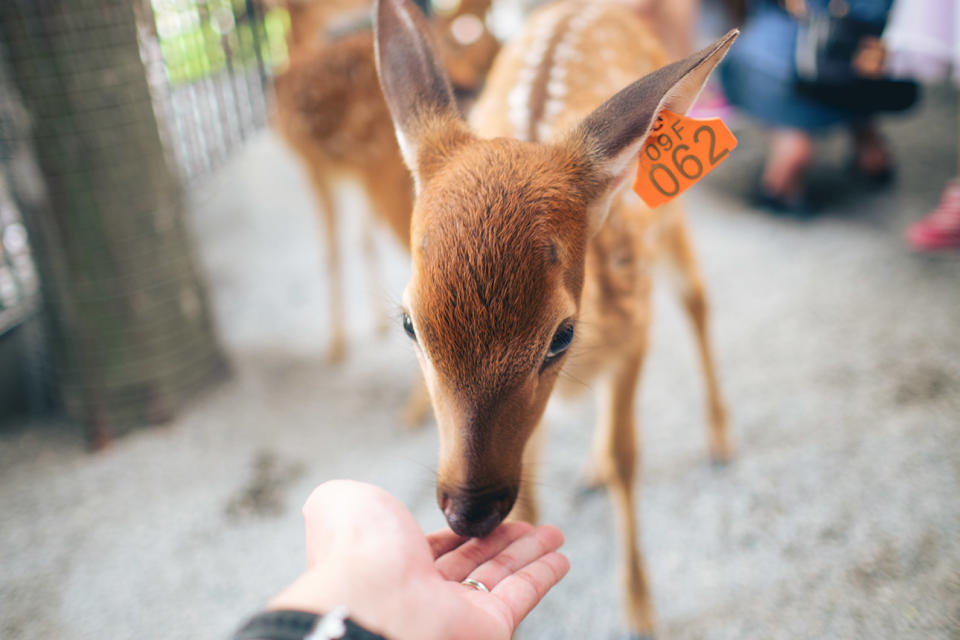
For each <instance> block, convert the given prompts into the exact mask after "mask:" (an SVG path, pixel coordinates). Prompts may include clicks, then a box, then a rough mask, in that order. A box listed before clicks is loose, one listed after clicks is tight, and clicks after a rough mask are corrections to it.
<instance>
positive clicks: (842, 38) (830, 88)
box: [795, 10, 920, 115]
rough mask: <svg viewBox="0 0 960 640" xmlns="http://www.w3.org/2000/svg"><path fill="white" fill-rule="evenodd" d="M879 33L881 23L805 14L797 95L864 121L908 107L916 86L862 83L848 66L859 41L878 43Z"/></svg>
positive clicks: (915, 96)
mask: <svg viewBox="0 0 960 640" xmlns="http://www.w3.org/2000/svg"><path fill="white" fill-rule="evenodd" d="M883 27H884V23H882V22H866V21H863V20H857V19H856V18H850V17H846V16H844V17H837V16H833V15H830V14H829V13H823V12H816V11H813V10H808V14H807V16H806V17H805V18H803V19H802V20H801V21H800V28H799V31H798V33H797V48H796V58H795V64H796V72H797V78H796V87H797V91H798V92H799V93H801V94H803V95H805V96H808V97H810V98H813V99H814V100H816V101H818V102H821V103H823V104H826V105H829V106H831V107H836V108H839V109H845V110H847V111H850V112H853V113H863V114H865V115H866V114H871V113H876V112H880V111H903V110H904V109H908V108H910V107H911V106H913V105H914V104H915V103H916V102H917V100H918V99H919V97H920V87H919V85H917V83H916V82H914V81H912V80H893V79H890V78H872V77H865V76H862V75H860V74H859V73H858V72H857V70H856V68H855V67H854V65H853V60H854V56H855V55H856V54H857V51H858V50H859V48H860V44H861V42H862V40H863V39H864V38H866V37H874V38H879V37H880V35H881V34H882V33H883Z"/></svg>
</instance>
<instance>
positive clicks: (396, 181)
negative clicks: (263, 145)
mask: <svg viewBox="0 0 960 640" xmlns="http://www.w3.org/2000/svg"><path fill="white" fill-rule="evenodd" d="M271 2H272V3H273V4H274V5H275V6H283V7H284V8H285V9H286V10H287V11H288V12H289V14H290V32H289V34H288V49H289V52H290V64H289V66H288V68H287V69H286V70H285V71H283V72H282V73H280V74H279V75H278V76H277V77H276V79H275V83H274V89H275V96H276V110H275V114H274V126H275V127H276V128H277V130H278V131H279V132H280V133H281V135H282V136H283V138H284V140H285V141H286V142H287V143H288V144H289V145H290V147H291V148H292V149H293V150H294V152H295V153H296V154H297V156H298V157H299V158H300V160H301V161H302V164H303V166H304V167H305V169H306V171H307V173H308V176H309V179H310V183H311V186H312V187H313V191H314V193H315V195H316V198H317V204H318V205H319V206H318V209H319V213H320V218H321V220H322V223H323V229H322V232H323V233H322V237H323V241H324V243H325V248H326V260H327V264H326V267H327V273H328V276H329V282H330V288H331V293H330V305H329V310H330V322H331V325H330V326H331V329H330V336H331V338H330V347H329V358H330V360H332V361H334V362H336V361H339V360H341V359H343V357H344V356H345V353H346V344H347V343H346V338H345V329H344V317H343V308H344V304H343V278H342V276H341V269H340V264H341V256H340V246H339V244H338V242H337V226H338V225H337V223H338V212H337V209H336V203H335V197H334V196H335V192H336V187H337V184H338V183H340V182H341V181H343V180H345V179H346V180H353V181H356V182H357V183H359V185H360V187H361V188H362V189H363V191H364V192H365V193H366V195H367V197H368V198H369V200H370V204H371V205H372V210H373V213H374V215H375V216H376V217H377V218H378V219H379V220H380V221H381V222H383V223H385V226H386V227H387V228H388V229H389V230H390V231H391V232H392V234H393V236H394V237H395V238H396V239H397V240H398V241H399V242H400V244H401V246H403V247H408V246H409V244H410V243H409V234H410V214H411V212H412V210H413V187H412V184H411V180H410V173H409V171H408V170H407V168H406V166H405V165H404V163H403V159H402V157H401V155H400V150H399V149H398V148H397V141H396V138H395V137H394V134H393V125H392V124H391V121H390V114H389V112H388V110H387V105H386V103H385V102H384V99H383V95H382V93H381V91H380V85H379V83H378V81H377V73H376V68H375V64H374V59H373V33H372V31H371V30H370V26H369V15H370V10H371V7H372V0H271ZM489 6H490V0H464V1H463V2H461V3H460V4H459V5H458V6H457V8H456V9H455V10H454V11H451V12H449V13H447V14H443V15H439V16H438V17H437V18H436V20H435V21H434V23H433V25H432V27H433V29H434V31H435V33H437V34H438V35H440V36H441V42H442V43H443V46H442V47H441V58H442V59H443V60H446V61H447V63H448V66H449V67H450V69H451V71H452V72H453V74H454V77H455V78H456V79H457V81H458V82H457V84H458V86H459V87H460V88H461V90H463V91H470V90H472V89H475V88H476V86H478V85H479V83H480V81H481V80H482V78H483V77H484V76H485V75H486V71H487V69H488V68H489V66H490V63H491V62H492V60H493V57H494V55H495V54H496V52H497V50H498V49H499V43H498V42H497V40H496V39H495V38H494V37H493V35H492V34H491V33H490V32H489V31H488V30H487V29H486V27H485V26H484V22H483V17H484V16H485V14H486V11H487V9H489ZM365 21H366V22H367V24H366V25H365V24H364V23H365ZM464 21H466V22H464ZM457 25H461V26H462V25H467V33H466V34H465V35H463V34H460V33H457V30H456V28H455V27H456V26H457ZM471 28H472V30H471ZM463 30H464V29H463V28H461V29H460V31H463ZM457 36H459V37H457ZM349 213H350V214H351V215H352V213H353V212H349ZM362 230H363V240H362V251H363V254H364V256H365V259H366V263H367V271H368V272H370V273H375V272H378V271H379V269H378V265H377V253H376V250H375V245H374V241H373V233H372V231H373V230H372V227H371V225H370V224H369V223H367V222H365V224H363V225H362ZM373 308H374V314H375V317H376V318H377V320H378V321H379V322H380V326H381V328H385V325H384V324H383V321H385V320H386V318H387V317H388V311H387V309H386V307H385V305H384V298H383V296H381V295H374V296H373ZM423 395H425V394H423ZM417 397H418V396H417V395H415V396H414V398H411V402H412V404H411V405H410V406H409V407H408V421H413V422H415V421H417V416H418V414H420V413H422V412H421V411H420V403H419V402H417V400H416V398H417Z"/></svg>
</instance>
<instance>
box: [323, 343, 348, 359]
mask: <svg viewBox="0 0 960 640" xmlns="http://www.w3.org/2000/svg"><path fill="white" fill-rule="evenodd" d="M346 357H347V343H346V341H345V340H344V339H343V338H337V339H335V340H334V341H333V342H331V343H330V347H329V349H328V350H327V362H329V363H330V364H340V363H341V362H343V361H344V360H345V359H346Z"/></svg>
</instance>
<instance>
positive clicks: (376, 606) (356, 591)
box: [267, 563, 444, 640]
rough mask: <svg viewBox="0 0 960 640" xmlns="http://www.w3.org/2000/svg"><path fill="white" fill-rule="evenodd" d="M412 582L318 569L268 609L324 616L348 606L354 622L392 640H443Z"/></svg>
mask: <svg viewBox="0 0 960 640" xmlns="http://www.w3.org/2000/svg"><path fill="white" fill-rule="evenodd" d="M321 564H322V563H321ZM346 576H350V577H346ZM334 577H336V578H334ZM411 582H412V581H410V580H404V581H403V582H402V583H401V582H396V583H395V584H387V583H386V581H385V580H384V578H383V577H379V578H378V577H377V576H372V577H370V578H365V577H363V576H361V575H358V574H357V572H354V573H350V572H348V571H338V570H336V569H331V568H330V567H326V569H325V570H323V571H321V570H320V569H319V565H317V566H315V567H314V568H313V569H311V570H309V571H307V572H306V573H304V574H303V575H302V576H300V577H299V578H297V580H296V581H294V582H293V583H292V584H291V585H290V586H289V587H287V588H286V589H284V590H283V591H281V592H280V593H279V594H277V596H276V597H274V598H273V599H272V600H271V601H270V602H269V603H268V605H267V609H268V610H272V611H277V610H296V611H306V612H309V613H315V614H317V615H324V614H327V613H329V612H331V611H334V610H335V609H337V608H338V607H344V606H345V607H346V608H347V610H348V611H349V615H350V619H351V620H353V621H354V622H356V623H357V624H359V625H360V626H362V627H364V628H365V629H368V630H369V631H371V632H373V633H377V634H379V635H381V636H383V637H385V638H389V640H441V639H442V638H443V637H444V636H443V635H442V634H441V633H440V632H439V629H437V628H436V622H437V621H436V620H431V619H429V618H427V619H424V616H422V615H421V612H422V611H423V608H422V606H420V605H421V604H422V603H421V602H419V601H418V600H417V599H416V597H415V595H416V588H415V587H414V585H412V584H411Z"/></svg>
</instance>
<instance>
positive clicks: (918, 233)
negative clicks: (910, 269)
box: [907, 180, 960, 251]
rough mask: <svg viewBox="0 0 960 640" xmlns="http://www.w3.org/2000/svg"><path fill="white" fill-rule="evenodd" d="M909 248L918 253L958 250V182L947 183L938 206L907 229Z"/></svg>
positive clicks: (959, 242)
mask: <svg viewBox="0 0 960 640" xmlns="http://www.w3.org/2000/svg"><path fill="white" fill-rule="evenodd" d="M907 240H908V241H909V242H910V246H912V247H913V248H914V249H917V250H920V251H942V250H944V249H960V180H951V181H950V182H948V183H947V186H946V188H945V189H944V190H943V195H942V196H940V204H938V205H937V208H936V209H934V210H933V211H931V212H930V213H929V214H927V217H925V218H924V219H922V220H918V221H917V222H914V223H913V224H912V225H910V228H909V229H907Z"/></svg>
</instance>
